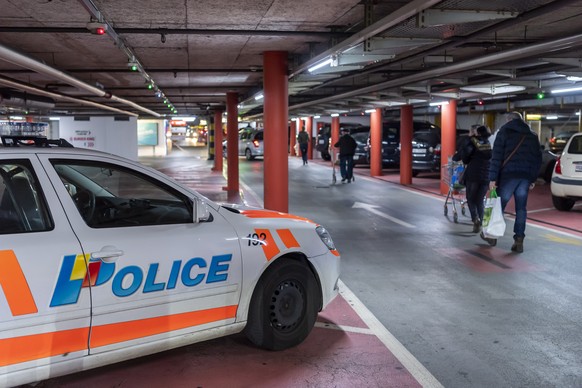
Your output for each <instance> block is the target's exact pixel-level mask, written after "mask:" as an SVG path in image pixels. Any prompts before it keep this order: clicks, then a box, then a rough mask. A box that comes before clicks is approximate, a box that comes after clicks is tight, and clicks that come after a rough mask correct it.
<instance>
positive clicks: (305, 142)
mask: <svg viewBox="0 0 582 388" xmlns="http://www.w3.org/2000/svg"><path fill="white" fill-rule="evenodd" d="M297 144H299V150H300V151H301V158H302V159H303V165H304V166H305V165H306V164H307V149H308V146H309V135H308V134H307V132H306V131H305V127H303V128H301V132H299V134H298V135H297Z"/></svg>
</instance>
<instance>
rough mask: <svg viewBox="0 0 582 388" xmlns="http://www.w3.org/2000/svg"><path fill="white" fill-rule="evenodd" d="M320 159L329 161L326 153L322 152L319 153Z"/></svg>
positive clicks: (329, 158)
mask: <svg viewBox="0 0 582 388" xmlns="http://www.w3.org/2000/svg"><path fill="white" fill-rule="evenodd" d="M321 159H323V160H325V161H330V160H331V155H330V154H329V153H328V152H322V153H321Z"/></svg>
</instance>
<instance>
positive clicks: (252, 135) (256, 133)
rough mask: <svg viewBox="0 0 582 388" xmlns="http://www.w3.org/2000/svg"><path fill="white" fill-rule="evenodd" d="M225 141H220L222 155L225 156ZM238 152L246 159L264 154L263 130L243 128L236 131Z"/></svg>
mask: <svg viewBox="0 0 582 388" xmlns="http://www.w3.org/2000/svg"><path fill="white" fill-rule="evenodd" d="M226 145H227V141H226V140H225V141H223V142H222V156H224V157H226ZM238 154H239V155H241V156H242V155H244V156H245V157H246V159H247V160H253V159H254V158H256V157H257V156H260V157H262V156H264V147H263V130H262V129H247V128H243V129H241V130H240V131H238Z"/></svg>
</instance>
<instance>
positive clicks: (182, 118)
mask: <svg viewBox="0 0 582 388" xmlns="http://www.w3.org/2000/svg"><path fill="white" fill-rule="evenodd" d="M172 120H180V121H186V122H192V121H195V120H196V116H192V117H172Z"/></svg>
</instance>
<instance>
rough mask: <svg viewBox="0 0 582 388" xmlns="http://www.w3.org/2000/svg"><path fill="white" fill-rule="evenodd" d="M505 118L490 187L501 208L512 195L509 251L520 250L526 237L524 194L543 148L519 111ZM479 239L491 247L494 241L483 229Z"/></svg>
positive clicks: (495, 148) (495, 149) (534, 175)
mask: <svg viewBox="0 0 582 388" xmlns="http://www.w3.org/2000/svg"><path fill="white" fill-rule="evenodd" d="M506 118H507V122H506V123H505V124H504V125H503V126H502V127H501V128H499V131H498V132H497V136H496V138H495V143H494V144H493V155H492V158H491V165H490V168H489V188H490V189H492V188H494V187H497V194H498V195H499V197H500V198H501V206H502V208H503V210H505V206H506V205H507V203H508V202H509V200H510V199H511V197H512V196H513V197H514V200H515V224H514V226H513V240H514V243H513V245H512V246H511V250H512V251H513V252H518V253H521V252H523V239H524V238H525V221H526V219H527V197H528V193H529V190H531V189H533V187H534V184H535V181H536V179H537V176H538V172H539V169H540V166H541V164H542V151H541V147H540V142H539V139H538V136H537V135H536V133H535V132H533V131H532V130H531V128H530V127H529V125H528V124H527V123H526V122H525V121H523V118H522V116H521V114H520V113H518V112H510V113H508V114H507V116H506ZM481 238H483V239H484V240H485V241H487V242H488V243H489V245H491V246H495V244H497V239H492V238H486V237H485V236H484V235H483V232H481Z"/></svg>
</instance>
